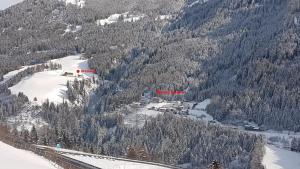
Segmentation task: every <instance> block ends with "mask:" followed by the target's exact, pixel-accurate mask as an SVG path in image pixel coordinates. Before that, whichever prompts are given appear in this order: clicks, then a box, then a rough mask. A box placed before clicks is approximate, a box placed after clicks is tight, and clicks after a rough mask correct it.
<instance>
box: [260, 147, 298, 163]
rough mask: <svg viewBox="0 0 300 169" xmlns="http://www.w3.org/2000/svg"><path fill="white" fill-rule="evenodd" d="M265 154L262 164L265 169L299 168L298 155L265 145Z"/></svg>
mask: <svg viewBox="0 0 300 169" xmlns="http://www.w3.org/2000/svg"><path fill="white" fill-rule="evenodd" d="M265 148H266V154H265V156H264V158H263V161H262V164H263V165H264V166H265V168H266V169H298V168H300V153H296V152H292V151H288V150H285V149H281V148H277V147H275V146H271V145H266V146H265Z"/></svg>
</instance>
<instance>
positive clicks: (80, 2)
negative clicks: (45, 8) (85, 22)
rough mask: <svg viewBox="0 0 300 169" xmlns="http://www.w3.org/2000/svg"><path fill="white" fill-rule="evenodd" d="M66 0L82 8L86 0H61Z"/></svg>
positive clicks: (67, 2)
mask: <svg viewBox="0 0 300 169" xmlns="http://www.w3.org/2000/svg"><path fill="white" fill-rule="evenodd" d="M61 1H65V2H66V5H68V4H72V5H77V6H78V7H80V8H83V7H84V6H85V0H61Z"/></svg>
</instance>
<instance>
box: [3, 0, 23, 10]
mask: <svg viewBox="0 0 300 169" xmlns="http://www.w3.org/2000/svg"><path fill="white" fill-rule="evenodd" d="M22 1H23V0H1V1H0V10H3V9H6V8H8V7H10V6H12V5H15V4H17V3H20V2H22Z"/></svg>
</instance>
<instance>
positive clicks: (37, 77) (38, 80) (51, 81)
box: [9, 55, 94, 104]
mask: <svg viewBox="0 0 300 169" xmlns="http://www.w3.org/2000/svg"><path fill="white" fill-rule="evenodd" d="M51 62H53V63H59V64H61V65H62V70H53V71H44V72H38V73H35V74H33V75H31V76H28V77H25V78H23V79H22V80H21V81H20V82H19V83H18V84H16V85H14V86H12V87H10V88H9V89H10V90H11V92H12V94H18V93H19V92H23V93H24V94H25V95H26V96H28V98H29V100H31V101H33V100H34V98H35V97H36V98H37V102H38V103H39V104H41V103H42V102H44V101H46V99H49V101H50V102H54V103H62V102H63V100H66V99H67V96H66V91H67V86H66V84H67V81H74V80H75V79H76V78H77V77H76V76H75V75H76V74H77V73H76V71H77V70H78V69H88V63H87V60H83V59H81V55H74V56H67V57H64V58H61V59H55V60H51ZM65 72H70V73H73V75H74V76H62V74H64V73H65ZM82 76H83V78H92V77H93V76H94V74H91V73H82ZM77 79H79V78H77ZM79 80H80V79H79Z"/></svg>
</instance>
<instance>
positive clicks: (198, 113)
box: [188, 99, 214, 121]
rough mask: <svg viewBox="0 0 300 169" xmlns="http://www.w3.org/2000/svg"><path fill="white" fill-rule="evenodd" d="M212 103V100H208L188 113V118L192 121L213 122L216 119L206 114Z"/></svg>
mask: <svg viewBox="0 0 300 169" xmlns="http://www.w3.org/2000/svg"><path fill="white" fill-rule="evenodd" d="M210 103H211V100H210V99H206V100H204V101H202V102H200V103H197V104H196V106H195V107H194V108H192V109H190V110H189V111H188V117H189V118H191V119H201V120H204V121H213V120H214V118H213V117H212V116H211V115H209V114H208V113H207V112H206V107H207V106H208V105H209V104H210Z"/></svg>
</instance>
